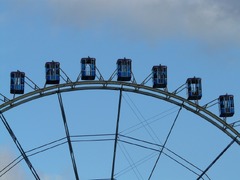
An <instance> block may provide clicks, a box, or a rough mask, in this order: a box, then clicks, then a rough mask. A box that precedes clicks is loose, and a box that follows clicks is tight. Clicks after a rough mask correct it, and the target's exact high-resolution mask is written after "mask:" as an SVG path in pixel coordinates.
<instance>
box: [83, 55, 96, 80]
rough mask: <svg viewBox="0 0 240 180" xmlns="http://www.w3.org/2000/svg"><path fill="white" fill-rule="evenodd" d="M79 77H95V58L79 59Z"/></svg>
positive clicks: (87, 78) (88, 78) (90, 78)
mask: <svg viewBox="0 0 240 180" xmlns="http://www.w3.org/2000/svg"><path fill="white" fill-rule="evenodd" d="M81 75H82V76H81V79H82V80H94V79H95V77H96V59H95V58H90V57H87V58H82V59H81Z"/></svg>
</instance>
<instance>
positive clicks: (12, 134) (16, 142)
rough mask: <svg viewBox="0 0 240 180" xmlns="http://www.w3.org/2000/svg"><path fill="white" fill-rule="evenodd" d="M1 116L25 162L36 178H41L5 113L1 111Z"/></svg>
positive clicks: (37, 179)
mask: <svg viewBox="0 0 240 180" xmlns="http://www.w3.org/2000/svg"><path fill="white" fill-rule="evenodd" d="M0 118H1V119H2V122H3V124H4V125H5V127H6V129H7V130H8V132H9V134H10V136H11V137H12V139H13V141H14V143H15V144H16V146H17V148H18V150H19V151H20V153H21V155H22V157H23V159H24V160H25V162H26V163H27V165H28V167H29V169H30V170H31V172H32V174H33V176H34V177H35V179H36V180H40V178H39V176H38V174H37V172H36V170H35V169H34V167H33V165H32V163H31V162H30V160H29V159H28V157H27V155H26V153H25V151H24V150H23V148H22V146H21V144H20V142H19V141H18V140H17V137H16V136H15V134H14V133H13V131H12V129H11V127H10V126H9V124H8V122H7V120H6V118H5V117H4V115H3V114H2V112H0Z"/></svg>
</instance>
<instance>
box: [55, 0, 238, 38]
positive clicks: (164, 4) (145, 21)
mask: <svg viewBox="0 0 240 180" xmlns="http://www.w3.org/2000/svg"><path fill="white" fill-rule="evenodd" d="M239 5H240V3H239V1H236V0H220V1H219V0H194V1H193V0H181V1H179V0H121V1H113V0H68V1H65V0H51V1H50V6H51V8H52V10H53V12H54V17H55V20H56V21H57V22H58V23H60V24H61V23H64V24H65V25H66V24H72V25H75V26H78V27H81V28H94V27H95V28H97V27H99V26H100V25H101V24H103V25H106V24H107V23H110V25H109V29H112V30H113V31H116V30H119V29H122V30H123V31H124V32H125V33H131V34H132V33H133V32H134V33H139V35H141V36H148V37H152V38H159V37H160V38H161V37H164V36H172V35H174V36H179V35H190V36H192V37H197V38H203V39H205V40H207V39H208V40H211V39H212V40H213V41H214V40H219V41H221V40H223V41H228V40H230V41H233V40H237V41H240V34H239V31H240V23H239V17H240V16H239V15H240V12H239ZM106 22H107V23H106Z"/></svg>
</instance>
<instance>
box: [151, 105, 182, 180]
mask: <svg viewBox="0 0 240 180" xmlns="http://www.w3.org/2000/svg"><path fill="white" fill-rule="evenodd" d="M181 110H182V106H181V107H180V109H179V110H178V113H177V116H176V118H175V119H174V121H173V124H172V126H171V128H170V130H169V133H168V135H167V138H166V140H165V142H164V144H163V146H162V148H161V151H160V152H159V155H158V157H157V160H156V162H155V164H154V166H153V169H152V171H151V173H150V175H149V178H148V180H150V179H151V177H152V175H153V172H154V170H155V168H156V166H157V164H158V162H159V159H160V157H161V155H162V153H163V150H164V148H165V146H166V144H167V142H168V139H169V137H170V135H171V133H172V130H173V128H174V126H175V124H176V121H177V119H178V116H179V114H180V112H181Z"/></svg>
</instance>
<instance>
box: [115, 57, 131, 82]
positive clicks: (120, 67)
mask: <svg viewBox="0 0 240 180" xmlns="http://www.w3.org/2000/svg"><path fill="white" fill-rule="evenodd" d="M117 75H118V78H117V80H118V81H130V80H131V78H132V60H131V59H126V58H124V59H118V60H117Z"/></svg>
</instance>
